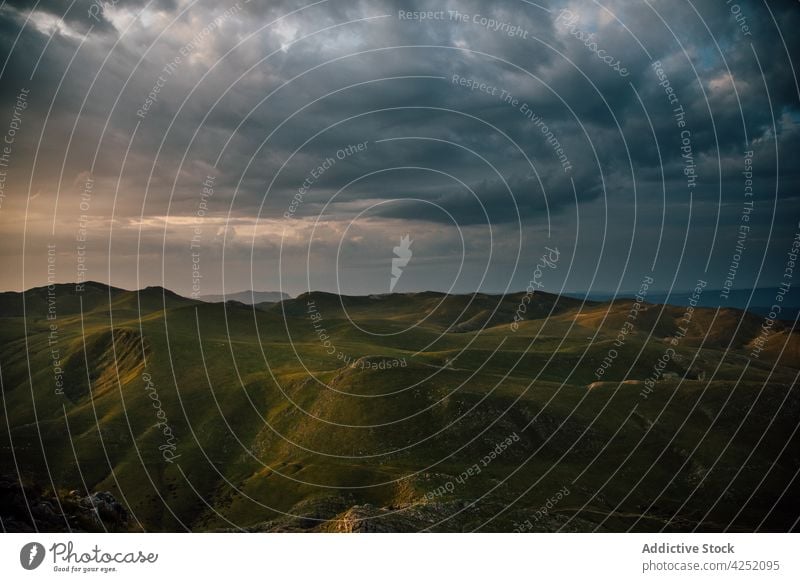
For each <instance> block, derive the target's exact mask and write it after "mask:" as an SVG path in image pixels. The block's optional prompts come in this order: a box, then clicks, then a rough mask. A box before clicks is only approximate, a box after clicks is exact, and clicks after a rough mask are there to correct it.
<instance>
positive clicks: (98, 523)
mask: <svg viewBox="0 0 800 582" xmlns="http://www.w3.org/2000/svg"><path fill="white" fill-rule="evenodd" d="M0 522H1V523H2V529H3V531H5V532H9V533H10V532H33V531H47V532H104V531H118V532H119V531H132V530H135V529H136V528H135V527H134V525H133V524H132V523H131V520H130V515H129V513H128V510H127V509H125V507H124V506H123V505H122V504H121V503H120V502H119V501H117V500H116V498H115V497H114V496H113V495H112V494H111V493H110V492H108V491H99V492H94V493H91V494H90V495H86V496H81V495H80V493H79V492H78V491H77V490H74V491H70V492H69V493H66V494H63V495H53V494H52V493H49V492H46V491H44V490H43V489H42V487H40V486H39V485H35V484H29V483H24V484H22V485H20V482H19V480H17V479H16V478H15V477H13V476H9V475H0Z"/></svg>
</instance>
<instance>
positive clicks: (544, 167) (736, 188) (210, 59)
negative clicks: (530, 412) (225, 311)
mask: <svg viewBox="0 0 800 582" xmlns="http://www.w3.org/2000/svg"><path fill="white" fill-rule="evenodd" d="M799 28H800V6H799V5H798V3H797V2H794V1H784V2H768V3H766V2H746V1H739V2H737V3H734V2H732V1H731V2H725V1H722V0H708V1H687V0H670V1H657V0H652V1H648V2H629V1H616V0H611V1H602V2H601V1H596V2H595V1H582V2H546V1H542V2H529V1H527V0H501V1H499V2H492V3H488V2H478V1H471V0H458V1H446V2H433V1H427V2H425V1H418V2H417V1H410V0H408V1H405V0H404V1H388V0H378V1H370V2H367V1H350V0H328V1H317V2H308V3H302V2H285V1H271V0H270V1H266V0H264V1H262V0H250V1H249V2H247V1H246V0H239V1H238V2H237V1H228V0H222V1H216V2H212V1H202V0H200V1H192V0H152V1H145V0H131V1H126V0H118V1H117V2H99V1H95V2H90V1H87V0H74V1H72V2H63V1H55V0H37V1H33V0H6V1H5V2H3V3H2V4H0V45H2V50H1V51H0V67H1V68H0V79H1V82H0V133H2V134H3V135H2V137H0V139H2V140H3V142H2V144H0V148H1V149H0V233H1V234H2V240H3V244H2V245H0V276H1V277H2V279H0V289H5V290H21V289H26V288H30V287H34V286H40V285H44V284H47V283H48V282H75V281H81V280H96V281H101V282H104V283H110V284H112V285H115V286H118V287H123V288H128V289H134V288H142V287H145V286H151V285H161V286H164V287H167V288H169V289H172V290H174V291H176V292H178V293H181V294H184V295H190V294H195V295H197V294H213V293H220V292H235V291H240V290H244V289H256V290H282V291H284V292H287V293H289V294H291V295H297V294H299V293H302V292H304V291H307V290H312V289H313V290H325V291H332V292H339V293H344V294H352V295H363V294H370V293H387V292H388V291H389V289H390V287H391V286H392V285H393V286H394V287H393V288H394V291H395V292H414V291H422V290H437V291H448V292H455V293H468V292H473V291H482V292H491V293H499V292H506V291H518V290H522V289H525V288H526V287H529V286H532V283H531V282H533V283H534V284H533V286H532V287H535V288H536V289H539V288H541V289H546V290H548V291H552V292H565V291H568V292H572V293H591V292H609V291H610V292H614V291H630V290H636V289H638V288H639V286H640V284H641V282H642V281H643V280H645V279H646V278H648V277H649V278H652V280H653V281H654V282H653V284H652V287H653V288H655V289H659V290H666V289H676V290H681V291H686V290H690V289H692V288H694V287H695V285H696V283H697V281H698V280H704V281H707V283H708V288H709V289H720V288H723V287H724V286H726V285H727V286H730V287H732V288H749V287H754V286H756V287H774V286H777V285H779V284H780V283H782V282H785V281H787V279H786V278H785V276H784V275H785V273H786V266H787V260H789V256H788V252H789V250H790V249H791V245H792V241H793V240H794V238H795V235H796V234H797V233H798V228H799V225H798V220H800V204H798V183H799V180H798V178H799V177H800V166H798V164H797V160H796V152H797V151H798V149H799V148H798V145H800V140H799V139H798V135H799V134H798V128H797V120H798V119H799V118H800V101H799V100H800V89H799V88H798V80H797V72H796V70H795V67H794V63H793V60H794V58H795V57H796V56H797V55H798V54H800V51H798V48H800V37H798V35H797V34H796V30H798V29H799ZM406 236H407V237H408V238H407V241H408V242H405V243H404V242H403V240H404V237H406ZM543 257H548V258H547V260H544V259H543ZM393 280H394V281H393Z"/></svg>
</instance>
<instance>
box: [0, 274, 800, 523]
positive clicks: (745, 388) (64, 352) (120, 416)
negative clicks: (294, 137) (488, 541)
mask: <svg viewBox="0 0 800 582" xmlns="http://www.w3.org/2000/svg"><path fill="white" fill-rule="evenodd" d="M23 299H24V301H23ZM522 299H523V294H521V293H517V294H510V295H504V296H492V295H485V294H470V295H446V294H441V293H433V292H426V293H414V294H388V295H372V296H366V297H351V296H338V295H333V294H328V293H321V292H314V293H309V294H303V295H301V296H299V297H297V298H295V299H287V300H284V301H281V302H279V303H267V304H261V305H257V306H255V307H252V306H248V305H244V304H242V303H237V302H228V303H224V304H223V303H205V302H201V301H193V300H190V299H186V298H183V297H180V296H178V295H176V294H174V293H172V292H170V291H168V290H165V289H162V288H154V287H151V288H147V289H144V290H141V291H125V290H122V289H116V288H111V287H106V286H104V285H101V284H98V283H91V284H89V283H87V284H86V285H85V287H84V290H83V291H82V292H80V291H76V289H75V286H74V285H58V286H56V287H55V289H54V290H52V289H51V290H50V291H48V289H47V288H39V289H32V290H30V291H27V292H25V294H24V298H23V294H21V293H3V294H0V339H2V348H1V349H0V378H1V379H2V392H3V400H2V406H3V414H2V415H0V416H2V424H3V425H4V426H2V427H0V473H4V474H6V475H12V476H14V477H16V474H17V472H18V471H19V474H20V475H21V476H22V477H23V480H24V482H25V483H35V484H37V487H40V488H42V489H43V490H45V491H50V495H52V496H54V498H57V497H58V496H59V495H62V493H63V492H64V491H72V490H78V492H79V493H80V495H82V496H88V495H91V494H92V492H95V491H108V492H110V493H111V494H113V496H114V498H115V500H116V501H118V502H119V503H120V504H121V505H122V506H124V507H125V508H126V511H127V512H129V518H128V521H129V523H130V525H129V526H128V525H126V527H129V528H130V529H138V528H139V527H141V528H142V529H145V530H148V531H151V530H155V531H182V530H184V529H187V530H195V531H199V530H229V529H230V530H233V529H240V528H245V529H252V530H258V531H417V530H422V529H428V530H433V531H466V530H474V529H480V530H487V531H511V530H514V529H517V530H533V531H557V530H562V531H592V530H595V529H597V530H601V531H625V530H629V529H632V530H637V531H658V530H661V529H664V530H667V531H688V530H693V529H698V530H701V531H720V530H723V529H729V530H732V531H752V530H755V529H760V530H776V531H785V530H788V529H790V528H792V527H793V524H794V523H795V522H796V520H797V518H798V516H800V506H799V505H798V503H797V501H796V499H797V494H798V485H797V482H796V480H795V475H796V473H797V471H798V468H800V459H799V458H798V457H800V454H799V453H798V451H800V447H798V446H797V445H798V436H797V432H796V429H797V418H798V412H800V398H798V396H797V388H796V378H797V374H798V370H800V343H798V338H799V337H800V336H798V334H797V333H795V332H793V331H792V330H791V329H790V326H788V324H784V323H781V322H778V323H777V324H776V325H775V327H774V329H773V332H772V334H771V335H770V336H769V339H768V341H767V344H766V347H765V349H764V350H763V351H762V352H761V354H760V357H758V358H752V357H751V356H750V353H751V350H752V346H753V345H754V342H756V341H757V340H758V338H759V335H760V334H761V333H762V328H761V323H762V321H763V320H762V319H761V318H760V317H757V316H754V315H751V314H748V313H745V312H741V311H737V310H731V309H725V310H720V311H716V310H712V309H697V310H696V311H695V312H694V314H693V315H692V318H691V322H690V323H689V324H688V325H686V323H685V322H684V321H682V318H683V317H684V314H685V308H683V307H673V306H660V305H649V304H644V306H643V308H642V310H641V311H640V312H639V314H638V316H637V317H636V319H635V324H634V325H633V327H632V329H631V331H630V333H628V334H626V335H625V336H624V342H623V343H621V344H620V342H619V341H618V339H619V337H620V336H619V334H620V330H621V329H622V328H623V326H624V325H625V322H626V321H630V319H629V314H630V313H631V308H632V302H631V301H629V300H623V301H615V302H613V303H608V302H586V303H584V302H581V301H580V300H577V299H572V298H567V297H559V296H555V295H549V294H545V293H536V294H535V295H534V296H533V297H532V298H531V301H530V304H529V305H527V307H526V310H525V314H524V320H523V321H520V322H519V325H518V327H516V326H515V327H514V328H512V326H511V323H512V322H513V321H514V317H515V315H518V314H519V311H520V310H519V305H520V304H521V301H522ZM48 314H51V315H52V317H51V318H50V319H48ZM682 330H683V331H682ZM677 334H680V336H679V335H677ZM676 338H677V339H676ZM615 341H616V342H617V343H616V344H615ZM668 350H670V351H669V353H670V354H671V355H670V357H669V358H668V359H667V361H666V362H665V363H664V365H663V368H659V367H658V366H659V364H658V362H659V360H662V361H663V358H664V355H665V354H666V353H668ZM612 351H613V353H614V354H616V355H615V356H614V357H613V358H611V363H610V365H608V366H607V367H605V368H603V373H602V374H600V375H598V370H599V369H600V368H602V367H603V366H604V359H605V360H606V362H608V361H609V358H610V356H609V354H611V353H612ZM655 370H658V372H657V381H655V382H653V383H652V384H649V383H648V381H649V380H652V379H653V377H654V374H655V373H656V372H655ZM42 495H45V493H43V494H42ZM2 508H3V506H2V505H0V509H2ZM3 511H5V510H3ZM23 513H24V512H23ZM14 515H15V517H14V520H15V521H14V522H15V523H19V522H20V517H19V515H20V512H19V511H17V512H16V513H14ZM0 517H3V516H0ZM44 527H47V525H46V524H45V525H44Z"/></svg>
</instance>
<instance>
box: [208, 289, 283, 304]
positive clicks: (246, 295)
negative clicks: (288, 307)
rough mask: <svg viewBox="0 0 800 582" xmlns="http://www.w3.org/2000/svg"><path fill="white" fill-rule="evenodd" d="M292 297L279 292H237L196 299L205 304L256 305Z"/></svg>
mask: <svg viewBox="0 0 800 582" xmlns="http://www.w3.org/2000/svg"><path fill="white" fill-rule="evenodd" d="M291 298H292V296H291V295H289V294H288V293H283V292H281V291H239V292H237V293H225V294H224V295H200V296H199V297H198V299H200V301H205V302H206V303H219V302H220V301H238V302H239V303H244V304H245V305H256V304H258V303H277V302H278V301H283V300H284V299H291Z"/></svg>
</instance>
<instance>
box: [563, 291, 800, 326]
mask: <svg viewBox="0 0 800 582" xmlns="http://www.w3.org/2000/svg"><path fill="white" fill-rule="evenodd" d="M567 295H569V296H571V297H581V298H583V297H586V298H587V299H590V300H592V301H609V300H610V299H612V298H613V297H614V296H615V295H616V299H630V298H631V297H634V296H635V295H636V292H635V291H620V292H619V293H616V294H615V293H613V292H607V291H601V292H597V293H588V294H581V293H567ZM777 295H778V288H777V287H758V288H757V289H731V291H730V293H729V294H728V296H727V297H724V296H722V291H721V290H720V289H706V290H705V291H703V293H702V295H701V296H700V300H699V301H698V306H700V307H710V308H712V309H716V308H717V307H720V308H726V307H733V308H734V309H741V310H742V311H749V312H750V313H755V314H756V315H762V316H763V315H767V314H768V313H769V312H770V309H771V307H772V305H774V304H776V303H777V301H776V299H775V298H776V296H777ZM691 297H692V292H691V291H690V292H684V291H671V292H667V291H651V292H650V293H648V294H647V297H646V298H645V301H647V302H648V303H666V304H669V305H679V306H686V305H689V299H690V298H691ZM780 305H781V312H780V317H779V319H782V320H784V321H793V320H794V319H795V317H797V313H798V312H799V311H800V287H792V288H791V289H790V290H789V291H788V292H787V293H786V294H785V295H784V297H783V300H782V301H781V302H780Z"/></svg>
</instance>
